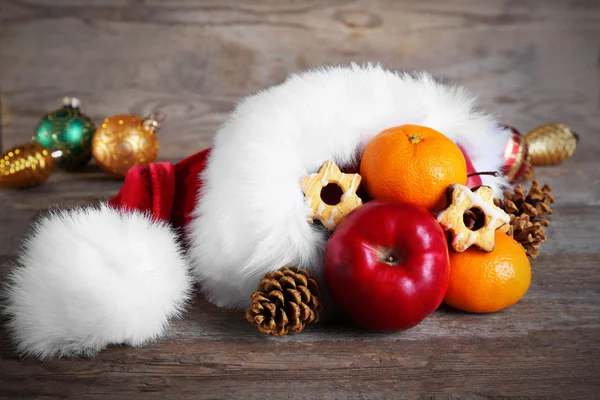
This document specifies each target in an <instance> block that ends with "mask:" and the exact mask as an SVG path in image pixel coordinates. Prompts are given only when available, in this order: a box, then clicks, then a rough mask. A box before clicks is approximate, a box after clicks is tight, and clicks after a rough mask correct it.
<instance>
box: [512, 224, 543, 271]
mask: <svg viewBox="0 0 600 400" xmlns="http://www.w3.org/2000/svg"><path fill="white" fill-rule="evenodd" d="M508 235H510V236H511V237H512V238H513V239H515V240H516V241H517V242H519V243H520V244H521V246H523V248H524V249H525V252H526V253H527V256H528V257H531V258H532V259H534V260H535V259H536V258H537V256H538V255H539V251H540V246H541V244H542V243H544V242H545V241H546V235H545V231H544V227H543V226H542V224H541V223H540V222H531V218H530V217H529V215H527V214H521V215H519V216H516V215H515V214H512V215H511V216H510V228H509V230H508Z"/></svg>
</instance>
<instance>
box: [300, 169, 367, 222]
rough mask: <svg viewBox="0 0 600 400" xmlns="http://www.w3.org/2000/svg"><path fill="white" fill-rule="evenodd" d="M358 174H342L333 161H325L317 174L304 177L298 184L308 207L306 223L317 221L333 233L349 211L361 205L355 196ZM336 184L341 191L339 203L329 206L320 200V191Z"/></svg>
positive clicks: (358, 182)
mask: <svg viewBox="0 0 600 400" xmlns="http://www.w3.org/2000/svg"><path fill="white" fill-rule="evenodd" d="M360 181H361V176H360V175H359V174H344V173H342V171H341V170H340V169H339V167H338V166H337V165H336V164H335V162H333V160H329V161H326V162H325V164H323V166H322V167H321V169H320V170H319V172H317V173H314V174H311V175H308V176H305V177H303V178H302V180H301V182H300V184H301V186H302V191H303V192H304V198H305V201H304V202H305V204H306V206H307V207H308V215H307V217H308V222H310V223H313V222H314V220H315V219H316V220H319V221H321V223H322V224H323V226H325V228H327V229H329V230H331V231H333V230H335V228H336V227H337V225H338V224H339V223H340V221H341V220H342V219H343V218H344V217H345V216H346V215H347V214H348V213H350V211H352V210H354V209H355V208H356V207H358V206H360V205H361V204H362V200H361V199H360V197H358V195H357V194H356V190H357V189H358V186H359V185H360ZM330 183H331V184H336V185H338V186H339V187H340V189H341V190H342V196H341V197H340V201H339V203H338V204H336V205H329V204H327V203H325V202H324V201H323V199H322V198H321V190H323V188H324V187H325V186H327V185H329V184H330Z"/></svg>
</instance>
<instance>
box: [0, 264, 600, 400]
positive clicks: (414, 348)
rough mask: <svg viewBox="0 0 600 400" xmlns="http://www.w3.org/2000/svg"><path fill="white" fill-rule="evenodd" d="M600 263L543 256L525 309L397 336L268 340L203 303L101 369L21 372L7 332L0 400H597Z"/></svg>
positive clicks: (105, 357)
mask: <svg viewBox="0 0 600 400" xmlns="http://www.w3.org/2000/svg"><path fill="white" fill-rule="evenodd" d="M599 264H600V256H599V255H593V256H590V255H558V256H541V257H540V258H539V259H538V260H537V261H536V263H535V265H534V271H533V274H534V276H533V284H532V286H531V288H530V290H529V292H528V294H527V295H526V296H525V298H524V299H523V300H522V301H521V302H519V303H518V304H516V305H515V306H513V307H511V308H509V309H507V310H504V311H502V312H499V313H495V314H490V315H473V314H467V313H460V312H457V311H454V310H452V309H450V308H445V307H443V308H442V309H441V310H439V311H437V312H436V313H434V314H433V315H432V316H431V317H430V318H428V319H427V320H425V321H424V322H423V323H422V324H420V325H418V326H417V327H415V328H413V329H411V330H409V331H406V332H404V333H399V334H391V335H379V334H372V333H368V332H364V331H360V330H358V329H355V328H353V327H352V326H351V325H350V324H349V323H348V322H346V321H343V320H338V321H333V322H328V323H326V324H319V325H316V326H313V327H310V328H308V329H307V330H306V331H305V332H303V333H302V334H300V335H296V336H287V337H283V338H269V337H264V336H261V335H260V334H258V332H257V331H256V330H255V329H254V328H253V327H252V326H250V325H249V324H248V323H246V321H245V319H244V315H243V313H242V312H239V311H224V310H221V309H218V308H216V307H214V306H212V305H210V304H208V303H207V302H206V301H205V300H203V299H200V298H197V299H196V300H195V301H194V303H193V304H192V306H191V310H190V312H189V313H188V314H187V315H186V317H185V319H184V320H181V321H177V322H175V323H174V325H173V326H172V328H171V329H170V331H169V334H168V337H167V338H166V339H165V340H163V341H161V342H159V343H156V344H152V345H149V346H145V347H142V348H137V349H134V348H127V347H115V348H111V349H109V350H107V351H104V352H102V353H101V354H100V355H98V356H97V357H96V358H94V359H93V360H92V361H88V360H61V361H50V362H47V363H40V362H38V361H35V360H24V361H20V360H18V359H17V358H16V357H15V356H14V354H13V353H12V352H11V349H10V346H9V343H8V338H7V337H6V333H2V334H0V343H1V344H2V350H0V352H1V353H0V355H1V357H2V359H3V360H2V361H0V365H1V367H2V369H3V374H2V375H1V377H0V388H2V389H0V393H2V394H5V395H7V396H8V395H17V394H20V395H23V394H26V395H32V396H33V395H45V396H56V397H58V398H60V397H62V396H67V395H69V394H77V396H76V398H81V399H92V398H137V397H135V396H136V395H137V394H139V393H141V392H153V393H154V394H155V395H157V396H158V397H159V398H164V399H168V398H226V396H231V397H229V398H249V399H259V398H278V396H277V394H278V393H279V394H281V393H285V398H290V399H320V398H331V399H350V398H385V397H386V396H391V397H393V398H407V397H410V398H412V397H415V396H416V395H418V394H423V393H428V394H431V395H444V394H446V395H448V394H450V393H452V394H454V395H458V396H461V395H462V396H467V395H468V396H469V398H486V399H487V398H495V397H499V395H501V394H502V395H505V394H510V395H511V396H526V397H527V398H544V399H546V398H560V399H566V398H592V397H589V396H590V395H592V394H594V393H597V390H598V388H599V385H600V381H599V380H598V376H599V374H600V363H599V362H598V355H599V354H600V342H599V341H598V340H597V338H598V332H599V329H600V279H598V265H599ZM568 265H572V266H574V267H572V268H569V267H568ZM575 266H576V268H575ZM6 271H7V268H4V269H3V270H2V275H4V274H6ZM115 389H118V392H116V391H115ZM194 396H197V397H194Z"/></svg>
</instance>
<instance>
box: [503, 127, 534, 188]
mask: <svg viewBox="0 0 600 400" xmlns="http://www.w3.org/2000/svg"><path fill="white" fill-rule="evenodd" d="M505 127H506V128H508V129H510V131H511V135H510V137H509V138H508V141H507V142H506V146H505V147H504V166H503V168H502V171H503V173H504V176H505V177H506V179H507V180H508V181H509V182H510V183H515V182H517V181H518V180H519V179H521V178H523V177H531V176H532V168H531V162H530V161H529V151H528V148H527V143H526V142H525V138H524V137H523V135H521V133H520V132H519V131H518V130H517V129H515V128H513V127H512V126H510V125H505Z"/></svg>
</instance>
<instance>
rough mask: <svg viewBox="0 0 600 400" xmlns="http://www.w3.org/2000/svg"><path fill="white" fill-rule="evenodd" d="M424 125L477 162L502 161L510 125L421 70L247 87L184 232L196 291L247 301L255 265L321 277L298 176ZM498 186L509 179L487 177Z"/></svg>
mask: <svg viewBox="0 0 600 400" xmlns="http://www.w3.org/2000/svg"><path fill="white" fill-rule="evenodd" d="M403 124H418V125H425V126H429V127H431V128H434V129H436V130H439V131H440V132H442V133H444V134H446V135H447V136H448V137H450V138H451V139H452V140H454V141H455V142H457V143H459V144H460V145H462V146H463V147H464V148H465V150H466V151H467V152H468V154H469V155H470V157H471V159H472V162H473V164H474V166H475V168H476V169H477V170H478V171H490V170H497V169H498V168H499V167H500V166H501V165H502V152H503V149H504V144H505V143H506V140H507V138H508V131H506V130H504V129H501V128H498V127H497V122H496V121H495V120H494V119H493V118H492V117H491V116H489V115H486V114H484V113H482V112H479V111H477V110H476V109H475V108H474V98H473V97H472V96H471V95H470V94H468V93H467V92H466V91H465V90H463V89H462V88H458V87H451V86H445V85H442V84H440V83H438V82H437V81H435V80H434V79H433V78H432V77H431V76H429V75H427V74H425V73H419V74H416V75H409V74H398V73H394V72H390V71H387V70H384V69H382V68H380V67H378V66H366V67H359V66H356V65H353V66H352V67H348V68H344V67H337V68H327V69H320V70H316V71H310V72H306V73H303V74H299V75H294V76H292V77H290V78H289V79H288V80H287V81H285V82H284V83H283V84H281V85H279V86H275V87H272V88H270V89H268V90H265V91H263V92H260V93H258V94H257V95H255V96H251V97H248V98H247V99H245V100H244V101H243V102H241V103H240V104H239V106H238V107H237V108H236V110H235V112H234V113H233V114H232V116H231V117H230V118H229V120H228V121H227V122H226V123H225V124H224V125H223V126H222V127H221V129H220V130H219V131H218V133H217V135H216V137H215V140H214V145H213V150H212V153H211V155H210V158H209V162H208V166H207V169H206V170H205V172H204V173H203V179H204V183H205V186H204V189H203V191H202V193H201V195H200V201H199V203H198V205H197V207H196V210H195V213H194V217H195V220H194V221H193V222H192V224H191V227H190V232H189V238H190V241H191V248H190V252H189V254H190V256H191V258H192V261H193V266H194V271H195V275H196V277H197V279H198V280H199V282H201V284H202V292H203V293H204V294H205V295H206V296H207V298H208V299H209V300H210V301H212V302H214V303H216V304H217V305H219V306H227V307H245V306H247V305H248V303H249V299H250V294H251V293H252V291H254V290H255V289H256V285H257V283H258V281H259V279H260V278H261V277H262V275H263V274H264V273H265V272H267V271H270V270H274V269H277V268H279V267H281V266H282V265H291V264H299V265H301V266H302V267H304V268H307V269H309V270H311V271H312V272H313V273H315V274H316V275H317V277H319V278H320V277H321V276H322V258H323V249H324V247H325V244H326V237H327V235H326V233H325V232H323V231H322V230H320V229H318V228H316V227H315V226H314V225H309V224H308V223H307V221H306V209H305V205H304V201H303V195H302V191H301V189H300V185H299V180H300V178H301V177H302V176H304V175H307V174H310V173H312V172H315V171H317V170H318V169H319V167H320V166H321V165H322V164H323V163H324V162H325V161H326V160H328V159H334V160H335V161H336V163H337V164H338V165H340V166H342V167H343V166H348V165H350V164H352V163H353V162H356V161H357V160H358V159H360V155H361V154H362V151H363V150H364V147H365V146H366V144H367V143H368V142H369V140H370V139H371V138H372V137H373V136H375V135H376V134H377V133H379V132H380V131H382V130H384V129H386V128H389V127H393V126H397V125H403ZM483 180H484V183H485V184H487V185H490V186H492V187H493V188H494V191H495V193H496V194H499V193H500V192H501V188H502V186H503V185H505V184H506V182H505V181H504V180H503V179H499V178H493V177H483Z"/></svg>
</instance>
